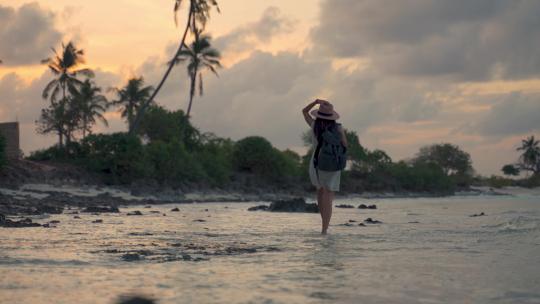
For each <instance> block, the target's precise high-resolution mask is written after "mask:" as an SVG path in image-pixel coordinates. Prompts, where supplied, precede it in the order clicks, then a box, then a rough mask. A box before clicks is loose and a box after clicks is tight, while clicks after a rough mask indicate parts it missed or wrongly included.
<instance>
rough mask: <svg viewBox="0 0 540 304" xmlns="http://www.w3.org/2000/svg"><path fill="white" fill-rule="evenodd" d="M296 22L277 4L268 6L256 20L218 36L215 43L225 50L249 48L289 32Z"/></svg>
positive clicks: (238, 50) (239, 50)
mask: <svg viewBox="0 0 540 304" xmlns="http://www.w3.org/2000/svg"><path fill="white" fill-rule="evenodd" d="M294 25H295V22H294V21H292V20H291V19H289V18H287V17H286V16H283V14H282V13H281V10H280V9H279V8H277V7H275V6H270V7H268V8H267V9H266V10H265V11H264V12H263V14H262V16H261V18H260V19H259V20H257V21H256V22H252V23H248V24H245V25H243V26H240V27H238V28H236V29H234V30H233V31H231V32H230V33H228V34H226V35H224V36H221V37H218V38H217V39H216V40H215V45H216V47H217V48H218V49H219V50H223V51H225V52H227V51H232V52H241V51H245V50H249V49H251V48H252V47H253V44H256V43H268V42H270V41H271V40H272V38H273V37H274V36H276V35H280V34H287V33H290V32H292V31H293V30H294Z"/></svg>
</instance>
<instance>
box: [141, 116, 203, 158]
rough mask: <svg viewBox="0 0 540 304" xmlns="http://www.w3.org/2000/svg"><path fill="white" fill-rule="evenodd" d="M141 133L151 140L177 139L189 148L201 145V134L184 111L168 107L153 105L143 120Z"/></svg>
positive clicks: (168, 140)
mask: <svg viewBox="0 0 540 304" xmlns="http://www.w3.org/2000/svg"><path fill="white" fill-rule="evenodd" d="M138 134H139V135H142V136H143V137H146V138H148V139H149V140H150V141H151V142H154V141H162V142H166V143H168V142H171V141H173V140H177V141H179V142H181V143H182V144H183V145H184V146H185V147H186V148H187V149H188V150H193V149H194V148H196V147H198V146H199V145H200V141H201V139H200V137H201V134H200V132H199V130H197V129H196V128H195V127H194V126H193V125H191V123H190V122H189V119H188V118H187V116H186V115H185V114H184V111H182V110H178V111H168V110H167V109H165V108H163V107H160V106H157V105H152V106H150V107H149V108H148V111H147V112H146V115H145V116H144V118H143V119H142V121H141V125H140V127H139V131H138Z"/></svg>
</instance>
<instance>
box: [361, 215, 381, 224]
mask: <svg viewBox="0 0 540 304" xmlns="http://www.w3.org/2000/svg"><path fill="white" fill-rule="evenodd" d="M364 223H365V224H382V222H381V221H378V220H374V219H372V218H370V217H368V218H367V219H366V220H365V221H364Z"/></svg>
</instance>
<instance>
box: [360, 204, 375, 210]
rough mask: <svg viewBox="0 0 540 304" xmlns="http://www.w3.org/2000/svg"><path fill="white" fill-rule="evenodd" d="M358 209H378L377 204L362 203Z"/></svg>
mask: <svg viewBox="0 0 540 304" xmlns="http://www.w3.org/2000/svg"><path fill="white" fill-rule="evenodd" d="M358 209H377V205H369V206H368V205H366V204H360V205H359V206H358Z"/></svg>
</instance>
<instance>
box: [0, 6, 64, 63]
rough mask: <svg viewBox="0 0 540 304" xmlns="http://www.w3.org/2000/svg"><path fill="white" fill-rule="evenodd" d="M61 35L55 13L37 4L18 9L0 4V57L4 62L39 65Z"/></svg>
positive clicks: (59, 39)
mask: <svg viewBox="0 0 540 304" xmlns="http://www.w3.org/2000/svg"><path fill="white" fill-rule="evenodd" d="M61 39H62V34H61V33H60V32H59V31H58V30H57V29H56V27H55V14H54V13H52V12H51V11H48V10H46V9H42V8H41V7H40V6H39V4H38V3H36V2H33V3H27V4H23V5H22V6H21V7H20V8H18V9H17V10H15V9H13V8H11V7H6V6H1V5H0V41H1V43H0V59H2V60H3V62H4V64H5V65H8V66H9V65H32V64H39V62H40V60H42V59H44V58H45V57H47V56H48V55H49V53H50V47H51V46H55V45H57V44H58V43H59V42H60V41H61Z"/></svg>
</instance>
